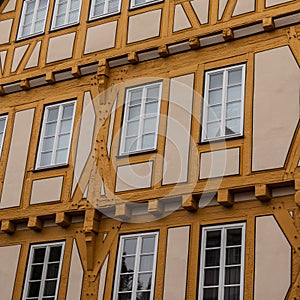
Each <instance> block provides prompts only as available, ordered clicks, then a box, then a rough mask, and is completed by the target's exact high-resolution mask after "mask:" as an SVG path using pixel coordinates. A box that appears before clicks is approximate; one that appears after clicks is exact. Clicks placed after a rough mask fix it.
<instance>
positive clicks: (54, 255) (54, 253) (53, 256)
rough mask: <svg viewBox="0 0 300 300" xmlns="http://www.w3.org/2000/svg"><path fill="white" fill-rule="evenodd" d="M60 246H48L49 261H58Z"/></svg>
mask: <svg viewBox="0 0 300 300" xmlns="http://www.w3.org/2000/svg"><path fill="white" fill-rule="evenodd" d="M61 249H62V247H61V246H54V247H51V248H50V255H49V262H53V261H60V256H61Z"/></svg>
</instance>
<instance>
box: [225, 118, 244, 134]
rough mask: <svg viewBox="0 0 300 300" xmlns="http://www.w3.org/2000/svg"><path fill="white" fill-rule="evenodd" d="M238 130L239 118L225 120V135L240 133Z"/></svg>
mask: <svg viewBox="0 0 300 300" xmlns="http://www.w3.org/2000/svg"><path fill="white" fill-rule="evenodd" d="M240 131H241V129H240V119H232V120H227V121H226V128H225V134H226V135H230V134H236V133H241V132H240Z"/></svg>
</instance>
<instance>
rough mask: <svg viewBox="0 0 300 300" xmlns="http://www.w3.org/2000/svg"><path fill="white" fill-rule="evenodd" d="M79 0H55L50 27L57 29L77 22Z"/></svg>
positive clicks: (79, 6)
mask: <svg viewBox="0 0 300 300" xmlns="http://www.w3.org/2000/svg"><path fill="white" fill-rule="evenodd" d="M80 10H81V0H55V5H54V12H53V20H52V26H51V29H57V28H61V27H65V26H69V25H74V24H77V23H78V22H79V17H80Z"/></svg>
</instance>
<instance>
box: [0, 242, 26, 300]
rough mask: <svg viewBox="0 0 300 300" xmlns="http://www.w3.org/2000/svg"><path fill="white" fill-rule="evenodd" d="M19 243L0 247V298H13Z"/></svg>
mask: <svg viewBox="0 0 300 300" xmlns="http://www.w3.org/2000/svg"><path fill="white" fill-rule="evenodd" d="M20 250H21V245H14V246H6V247H0V266H1V268H0V290H1V296H0V297H1V299H3V300H6V299H7V300H9V299H13V291H14V285H15V278H16V273H17V268H18V262H19V255H20Z"/></svg>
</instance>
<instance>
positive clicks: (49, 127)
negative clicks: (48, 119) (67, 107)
mask: <svg viewBox="0 0 300 300" xmlns="http://www.w3.org/2000/svg"><path fill="white" fill-rule="evenodd" d="M56 125H57V123H56V122H55V123H49V124H46V129H45V136H53V135H55V131H56Z"/></svg>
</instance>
